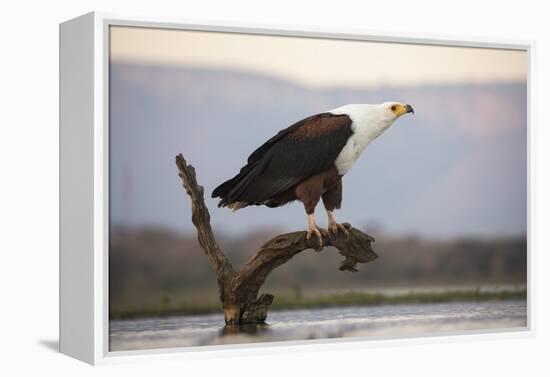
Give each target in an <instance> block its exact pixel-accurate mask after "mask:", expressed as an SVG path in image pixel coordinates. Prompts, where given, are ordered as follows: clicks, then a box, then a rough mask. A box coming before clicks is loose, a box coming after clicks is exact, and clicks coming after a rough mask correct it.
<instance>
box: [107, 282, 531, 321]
mask: <svg viewBox="0 0 550 377" xmlns="http://www.w3.org/2000/svg"><path fill="white" fill-rule="evenodd" d="M525 299H527V289H526V288H521V289H512V288H507V289H502V290H482V289H479V288H476V289H460V290H448V291H433V292H430V291H420V292H415V291H410V292H404V293H398V294H386V293H367V292H345V293H334V294H325V295H318V296H311V297H297V296H295V295H288V294H287V295H284V294H281V295H275V300H274V301H273V304H272V306H271V307H270V310H300V309H322V308H331V307H345V306H375V305H396V304H433V303H447V302H456V301H495V300H498V301H504V300H525ZM212 313H223V310H222V305H221V303H220V302H219V301H217V300H216V301H202V302H197V301H194V302H191V301H189V302H180V303H170V300H165V299H163V300H161V303H160V304H158V305H147V306H144V307H143V308H141V309H140V310H123V309H116V310H111V311H110V316H109V317H110V319H111V320H119V319H133V318H150V317H168V316H179V315H199V314H212Z"/></svg>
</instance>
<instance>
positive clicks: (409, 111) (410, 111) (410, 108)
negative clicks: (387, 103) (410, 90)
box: [405, 105, 414, 114]
mask: <svg viewBox="0 0 550 377" xmlns="http://www.w3.org/2000/svg"><path fill="white" fill-rule="evenodd" d="M406 113H413V114H414V109H413V108H412V106H411V105H405V114H406Z"/></svg>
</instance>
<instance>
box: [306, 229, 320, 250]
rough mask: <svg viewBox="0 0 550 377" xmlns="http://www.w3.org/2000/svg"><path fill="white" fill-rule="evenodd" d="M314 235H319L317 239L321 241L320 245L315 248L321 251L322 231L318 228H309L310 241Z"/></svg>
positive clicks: (307, 237) (308, 238)
mask: <svg viewBox="0 0 550 377" xmlns="http://www.w3.org/2000/svg"><path fill="white" fill-rule="evenodd" d="M323 230H324V229H323ZM312 235H315V237H317V240H318V241H319V245H318V247H315V248H313V249H314V250H315V251H321V250H322V249H323V235H322V233H321V231H320V230H319V229H318V228H310V229H308V231H307V234H306V239H307V240H308V241H309V240H310V239H311V236H312Z"/></svg>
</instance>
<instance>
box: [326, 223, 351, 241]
mask: <svg viewBox="0 0 550 377" xmlns="http://www.w3.org/2000/svg"><path fill="white" fill-rule="evenodd" d="M350 230H351V225H350V224H348V223H343V224H338V223H337V222H333V223H331V224H329V225H328V231H329V232H330V233H331V234H334V235H337V234H338V231H340V232H342V233H344V235H345V236H346V237H347V236H349V231H350Z"/></svg>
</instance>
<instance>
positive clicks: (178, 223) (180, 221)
mask: <svg viewBox="0 0 550 377" xmlns="http://www.w3.org/2000/svg"><path fill="white" fill-rule="evenodd" d="M110 75H111V79H110V101H111V102H110V111H111V114H110V127H111V128H110V142H111V145H110V184H111V189H110V190H111V191H110V193H111V196H110V207H111V219H112V222H113V224H117V225H123V226H126V227H132V226H139V227H143V226H146V227H155V228H168V229H170V230H177V231H184V232H189V231H192V230H193V229H192V224H191V221H190V203H189V200H188V198H187V197H186V195H185V193H184V191H183V189H182V188H181V184H180V181H179V179H178V177H177V174H176V168H175V164H174V156H175V155H176V154H177V153H180V152H181V153H183V155H184V156H185V157H186V159H187V160H188V162H189V163H191V164H192V165H194V166H195V167H196V169H197V173H198V180H199V183H201V184H202V185H204V187H205V196H208V200H207V204H208V206H209V208H210V211H211V215H212V221H213V225H214V227H215V229H216V230H217V231H219V232H224V233H225V234H229V235H230V234H233V233H235V232H237V233H244V232H245V231H248V230H250V229H251V228H253V227H257V228H264V229H274V228H276V229H281V230H286V229H292V230H297V229H303V228H305V225H306V222H305V215H304V210H303V207H302V205H301V204H292V205H289V206H286V207H282V208H277V209H267V208H266V207H254V208H246V209H244V210H241V211H238V212H235V213H232V212H230V211H228V210H227V209H218V208H216V204H217V201H216V200H213V199H210V198H209V196H210V193H211V191H212V189H213V188H214V187H216V186H217V185H218V184H219V183H221V182H223V181H224V180H226V179H228V178H231V177H232V176H233V175H235V174H236V173H237V172H238V170H239V168H240V167H241V166H242V165H243V163H244V162H245V161H246V158H247V157H248V155H249V154H250V153H251V152H252V151H253V150H254V149H255V148H256V147H257V146H259V145H260V144H262V143H263V142H264V141H265V140H266V139H268V138H269V137H271V136H272V135H274V134H275V133H276V132H277V131H278V130H280V129H282V128H285V127H287V126H288V125H290V124H292V123H294V122H295V121H297V120H299V119H302V118H304V117H306V116H308V115H311V114H314V113H318V112H322V111H325V110H328V109H331V108H335V107H338V106H340V105H342V104H346V103H379V102H384V101H388V100H396V101H402V102H406V103H410V104H412V105H413V106H414V109H415V115H414V116H411V117H408V116H407V117H403V118H402V119H400V120H399V121H398V122H396V123H395V124H394V125H393V126H392V128H390V129H389V130H388V131H387V132H386V133H385V134H384V135H382V136H381V137H380V138H379V139H377V140H376V141H374V142H373V143H372V144H371V145H370V146H369V147H368V148H367V150H366V151H365V152H364V154H363V155H362V157H361V158H360V160H359V162H358V163H357V164H356V165H355V166H354V168H353V169H352V170H351V172H350V173H348V174H347V176H346V177H345V178H344V201H343V207H342V210H341V211H339V212H338V213H337V218H338V219H339V220H341V221H344V220H345V221H349V222H351V223H354V224H356V225H358V226H364V225H368V226H370V228H374V227H377V228H382V229H383V230H384V231H385V232H389V233H398V234H411V233H414V234H418V235H421V236H429V237H458V236H463V235H482V236H483V235H487V236H494V235H504V234H506V235H518V234H525V233H526V229H527V220H526V217H527V184H526V179H527V127H526V118H527V115H526V101H527V99H526V85H525V84H524V83H495V84H479V85H477V84H476V85H470V84H464V85H443V86H433V85H431V86H419V87H385V88H364V89H356V88H309V87H304V86H300V85H297V84H294V83H292V82H288V81H284V80H281V79H276V78H273V77H269V76H262V75H260V74H252V73H245V72H240V71H231V70H213V69H201V68H192V67H169V66H147V65H134V64H125V63H112V64H111V68H110ZM317 217H318V219H319V220H318V222H319V223H320V224H321V225H324V224H325V223H326V219H325V214H324V211H323V210H322V206H320V207H319V210H318V211H317Z"/></svg>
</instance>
